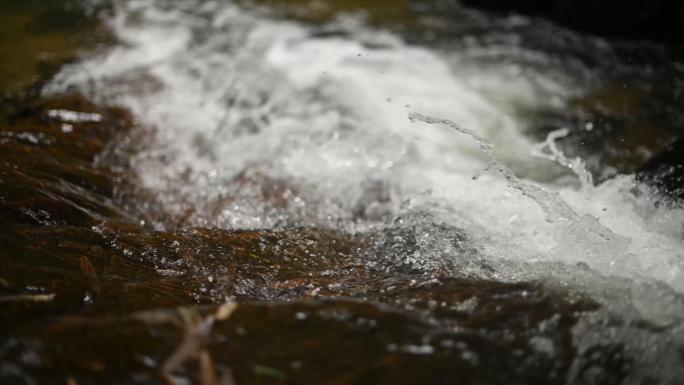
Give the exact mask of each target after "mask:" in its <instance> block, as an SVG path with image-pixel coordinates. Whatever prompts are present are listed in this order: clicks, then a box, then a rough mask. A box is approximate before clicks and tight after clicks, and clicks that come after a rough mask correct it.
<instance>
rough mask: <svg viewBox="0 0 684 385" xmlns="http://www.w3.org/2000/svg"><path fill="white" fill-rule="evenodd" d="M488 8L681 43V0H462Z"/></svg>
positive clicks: (683, 37) (683, 24)
mask: <svg viewBox="0 0 684 385" xmlns="http://www.w3.org/2000/svg"><path fill="white" fill-rule="evenodd" d="M461 2H462V3H463V4H466V5H469V6H473V7H477V8H481V9H486V10H490V11H495V12H500V13H508V12H516V13H521V14H526V15H532V16H543V17H546V18H549V19H552V20H554V21H556V22H559V23H561V24H563V25H565V26H567V27H570V28H573V29H576V30H579V31H583V32H588V33H592V34H597V35H602V36H606V37H612V38H619V39H629V40H655V41H661V42H668V43H676V44H683V43H684V2H681V1H666V0H622V1H614V0H613V1H605V0H461Z"/></svg>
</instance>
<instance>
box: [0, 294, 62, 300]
mask: <svg viewBox="0 0 684 385" xmlns="http://www.w3.org/2000/svg"><path fill="white" fill-rule="evenodd" d="M55 296H56V294H19V295H6V296H0V302H21V301H27V302H50V301H52V300H53V299H55Z"/></svg>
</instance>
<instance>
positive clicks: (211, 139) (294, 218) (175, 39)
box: [47, 1, 684, 381]
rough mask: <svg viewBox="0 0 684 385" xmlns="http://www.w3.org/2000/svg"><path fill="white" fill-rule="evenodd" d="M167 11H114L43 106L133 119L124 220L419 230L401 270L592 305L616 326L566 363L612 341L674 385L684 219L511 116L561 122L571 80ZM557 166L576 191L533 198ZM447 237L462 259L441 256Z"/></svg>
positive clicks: (363, 35) (367, 34) (306, 30)
mask: <svg viewBox="0 0 684 385" xmlns="http://www.w3.org/2000/svg"><path fill="white" fill-rule="evenodd" d="M174 5H175V7H168V6H166V5H164V3H163V2H155V1H131V2H123V3H121V4H119V6H118V7H117V8H116V10H115V15H114V18H113V20H112V21H111V28H112V30H113V31H114V33H115V34H116V36H117V37H118V39H120V41H121V44H119V45H118V46H116V47H114V48H112V49H111V50H109V51H108V52H106V53H104V54H98V55H96V56H94V57H91V58H88V59H86V60H84V61H82V62H80V63H76V64H74V65H71V66H69V67H67V68H66V69H65V70H64V71H63V72H62V73H61V74H60V75H59V76H58V77H57V79H56V80H55V81H54V82H53V84H52V85H51V86H50V87H49V88H48V90H47V92H58V91H60V90H64V89H66V88H69V87H76V88H78V89H81V90H83V91H85V92H87V93H88V94H89V95H91V96H92V97H94V98H96V99H97V100H100V101H102V102H106V103H110V104H115V105H122V106H125V107H126V108H128V109H130V110H131V111H132V112H133V113H134V115H135V116H136V117H137V119H138V121H139V124H140V126H141V129H140V132H139V133H137V134H136V135H135V136H133V137H129V138H127V140H128V141H129V142H132V143H128V144H127V146H128V147H130V149H129V150H130V151H133V153H134V154H133V157H132V159H131V164H132V166H133V168H134V170H135V171H136V177H137V179H138V181H137V182H138V185H139V191H137V192H136V193H135V194H137V196H138V197H139V201H140V202H141V203H139V207H135V209H137V210H138V211H139V212H141V213H143V214H144V215H145V217H146V219H148V220H151V221H153V222H154V225H155V226H157V227H158V228H164V227H173V226H201V227H222V228H230V229H247V228H272V227H288V226H299V225H304V226H319V227H331V228H337V229H339V228H341V229H343V230H344V231H348V232H359V233H363V232H371V231H382V230H383V229H386V228H393V227H399V228H405V229H420V230H416V231H421V232H422V233H421V237H422V238H421V239H422V241H421V243H420V249H419V251H418V252H417V253H414V254H411V255H405V256H400V258H401V259H402V263H410V264H413V265H415V266H416V267H417V268H419V269H424V270H425V271H426V273H427V274H429V273H430V271H431V269H434V268H435V267H436V266H439V267H444V266H449V268H451V269H453V274H455V275H465V276H483V277H487V278H494V279H498V280H527V279H534V280H542V281H545V282H547V284H548V285H549V286H550V287H568V288H570V289H571V290H576V291H579V292H585V293H589V294H590V295H592V296H593V297H594V298H595V299H596V300H597V301H599V302H601V303H602V304H603V305H604V310H603V312H605V314H604V315H603V316H605V317H609V316H610V317H612V316H617V317H619V318H620V319H622V320H623V321H624V324H623V326H620V327H600V328H599V327H596V325H599V324H601V322H602V321H601V319H602V318H601V317H603V316H595V317H594V316H591V317H589V316H588V317H586V319H584V320H583V321H582V325H580V326H578V327H577V332H576V339H577V341H576V342H577V344H578V346H580V347H581V346H584V345H585V344H589V343H591V341H595V340H597V339H609V340H620V341H623V342H624V343H626V344H627V345H628V346H630V347H631V348H632V349H633V350H632V351H633V352H641V351H644V349H645V350H648V353H646V354H641V353H635V357H637V359H638V360H641V362H642V364H643V365H642V368H645V369H644V372H645V373H647V374H644V377H646V376H647V375H662V376H664V377H663V379H664V380H666V381H667V380H672V381H674V379H676V378H677V376H684V373H681V371H682V369H681V368H682V366H681V360H680V359H679V358H677V357H678V354H679V353H676V352H677V351H678V350H679V349H681V346H684V334H683V332H682V324H681V320H682V317H684V304H683V302H682V295H681V293H684V211H682V210H681V209H677V208H672V207H668V206H667V205H656V204H654V201H653V199H652V198H653V195H652V194H651V192H650V191H648V189H647V188H646V187H644V186H637V185H636V184H635V182H634V180H633V178H632V177H631V176H619V177H616V178H613V179H610V180H608V181H606V182H603V183H601V184H599V185H594V184H593V183H592V182H591V178H590V176H588V174H587V172H586V171H585V170H584V168H583V164H582V162H581V160H569V159H567V158H566V157H565V156H563V155H562V153H559V151H558V150H557V149H556V147H555V146H554V145H553V139H554V138H556V137H558V134H554V135H555V136H553V135H552V136H550V138H549V140H548V141H547V143H545V144H544V145H543V146H540V145H539V144H536V143H534V142H533V141H532V140H530V139H529V138H528V137H527V136H525V135H524V132H525V131H526V124H527V123H526V120H525V117H524V116H523V114H519V113H517V112H518V111H520V110H522V109H525V108H530V107H534V106H544V105H548V104H554V105H556V106H558V105H560V106H562V105H563V104H564V103H565V102H566V101H567V100H568V99H569V98H570V97H571V96H573V95H576V94H578V93H581V92H582V91H583V89H582V82H581V81H579V79H577V78H576V76H579V75H573V74H569V73H564V72H563V71H562V68H554V67H553V65H554V64H553V63H554V62H553V61H549V62H548V63H546V64H547V65H548V66H549V68H548V69H538V70H536V71H535V72H534V73H532V74H529V73H528V74H527V75H526V76H519V71H517V72H516V71H515V66H514V65H512V64H510V62H502V64H501V65H500V66H499V67H496V66H494V68H492V65H491V63H490V64H489V65H488V66H486V67H485V66H483V67H482V68H479V66H478V58H480V57H486V56H487V55H484V54H483V52H489V54H492V55H493V54H499V55H504V56H509V57H511V58H512V60H513V61H515V59H516V58H519V57H526V56H529V55H531V54H532V53H531V52H528V51H526V50H524V49H522V48H521V47H519V46H518V45H516V44H514V43H511V46H508V47H501V46H497V47H486V46H481V47H475V48H473V49H470V50H456V51H450V50H440V49H436V48H428V47H421V46H415V45H409V44H407V43H405V42H403V41H402V38H401V37H399V36H396V35H394V34H392V33H389V32H386V31H379V30H374V29H373V28H371V27H368V26H366V25H364V23H363V22H362V21H361V20H360V19H358V18H355V17H348V18H342V19H340V20H338V21H336V22H334V23H332V24H329V25H325V26H322V27H311V26H304V25H300V24H298V23H295V22H288V21H279V20H274V19H273V18H272V17H271V16H269V15H268V14H267V12H266V11H263V10H252V11H245V10H243V9H241V8H240V7H237V6H235V5H231V4H224V3H222V2H213V1H209V2H197V3H195V2H183V3H182V5H177V4H174ZM321 31H327V32H328V33H318V32H321ZM497 50H498V51H497ZM518 69H519V68H518ZM410 113H417V114H419V115H413V116H416V117H419V119H416V121H414V122H412V121H411V120H410V119H409V114H410ZM426 116H432V117H435V118H439V119H448V121H449V122H456V123H457V124H454V126H457V127H467V129H466V130H460V131H461V133H465V134H468V135H471V136H472V137H469V136H467V135H462V134H461V133H458V132H456V131H454V130H453V129H451V128H454V126H452V127H448V122H447V126H444V125H438V124H425V122H428V123H435V122H442V123H445V121H442V120H439V119H434V118H426ZM473 139H474V140H473ZM124 145H126V143H122V146H124ZM540 148H543V149H544V151H542V153H543V154H545V156H544V157H542V158H540V157H539V156H537V157H535V156H534V154H537V155H539V153H540ZM482 150H484V151H482ZM556 163H560V164H561V165H562V166H565V167H568V168H570V169H571V170H573V171H574V172H575V174H577V175H578V177H576V180H575V182H577V183H575V182H571V183H568V182H567V178H565V179H562V182H559V183H556V184H552V183H546V184H540V183H539V182H535V180H537V181H539V180H548V179H549V178H546V177H545V176H548V175H555V174H554V173H558V164H556ZM488 168H491V170H487V169H488ZM516 175H525V176H526V178H518V177H517V176H516ZM573 175H574V174H573ZM635 189H639V190H641V191H642V193H641V194H635V193H634V191H635ZM128 203H129V204H131V203H130V202H128ZM445 228H446V229H448V230H444V229H445ZM407 231H408V230H407ZM445 231H447V232H453V233H457V234H460V235H462V236H463V239H465V240H466V241H465V242H466V243H467V247H465V248H454V247H451V246H450V245H449V244H447V243H445V242H442V241H441V237H443V236H444V235H445V233H444V232H445ZM463 250H467V251H465V252H464V251H463ZM474 261H475V262H474ZM477 261H484V262H486V264H487V266H488V267H489V268H488V269H483V268H479V267H478V263H476V262H477ZM491 267H493V270H491V269H490V268H491ZM642 321H644V322H647V323H648V324H652V325H656V326H655V327H654V329H658V330H661V331H660V332H652V331H649V330H647V329H643V328H640V327H638V326H634V325H635V324H638V323H639V322H642ZM663 330H664V331H663ZM648 372H652V373H650V374H648ZM679 378H684V377H679Z"/></svg>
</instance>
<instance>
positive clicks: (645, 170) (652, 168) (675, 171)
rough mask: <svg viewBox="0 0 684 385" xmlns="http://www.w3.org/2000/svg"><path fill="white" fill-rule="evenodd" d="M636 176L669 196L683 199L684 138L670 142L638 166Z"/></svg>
mask: <svg viewBox="0 0 684 385" xmlns="http://www.w3.org/2000/svg"><path fill="white" fill-rule="evenodd" d="M636 176H637V179H638V180H641V181H643V182H646V183H647V184H650V185H652V186H655V187H656V188H657V189H658V191H660V192H662V193H663V194H664V195H666V196H668V197H670V198H673V199H677V200H679V201H681V200H682V199H684V139H679V140H677V141H676V142H674V143H672V144H671V145H669V146H668V147H667V148H666V149H665V150H663V151H662V152H660V153H659V154H657V155H656V156H654V157H653V158H651V159H650V160H649V161H648V162H646V163H645V164H644V165H642V166H641V167H639V169H638V170H637V172H636Z"/></svg>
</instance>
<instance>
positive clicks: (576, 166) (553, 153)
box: [532, 128, 594, 188]
mask: <svg viewBox="0 0 684 385" xmlns="http://www.w3.org/2000/svg"><path fill="white" fill-rule="evenodd" d="M569 133H570V130H568V129H567V128H559V129H557V130H553V131H551V132H549V133H548V135H547V136H546V140H544V141H543V142H541V143H539V144H537V146H535V148H534V149H533V151H532V155H534V156H537V157H540V158H543V159H548V160H550V161H553V162H556V163H558V164H560V165H561V166H563V167H567V168H569V169H570V170H571V171H572V172H573V173H574V174H575V175H577V178H578V179H579V181H580V184H581V187H582V188H587V187H591V186H593V185H594V181H593V177H592V175H591V172H589V171H588V170H587V167H586V164H585V162H584V161H583V160H582V158H580V157H575V158H573V159H569V158H568V157H566V156H565V154H564V153H563V151H561V150H560V149H559V148H558V147H557V146H556V140H558V139H561V138H564V137H566V136H568V134H569Z"/></svg>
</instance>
